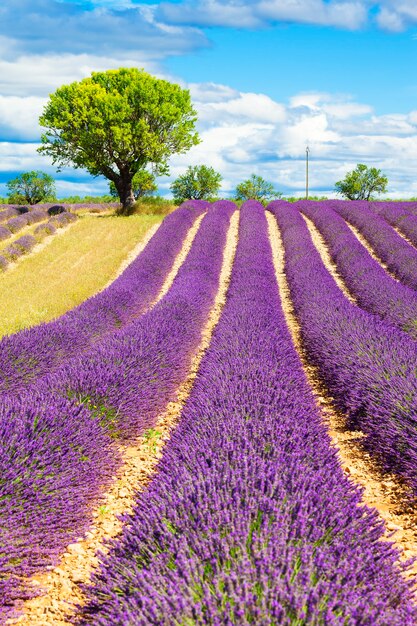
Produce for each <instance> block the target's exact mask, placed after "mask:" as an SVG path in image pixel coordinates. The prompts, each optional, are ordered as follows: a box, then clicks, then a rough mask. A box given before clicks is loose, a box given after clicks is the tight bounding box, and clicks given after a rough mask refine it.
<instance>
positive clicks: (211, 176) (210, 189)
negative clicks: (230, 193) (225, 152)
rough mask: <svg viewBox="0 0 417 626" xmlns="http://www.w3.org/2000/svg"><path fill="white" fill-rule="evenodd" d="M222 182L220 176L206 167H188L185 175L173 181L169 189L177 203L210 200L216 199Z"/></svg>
mask: <svg viewBox="0 0 417 626" xmlns="http://www.w3.org/2000/svg"><path fill="white" fill-rule="evenodd" d="M222 180H223V178H222V175H221V174H219V172H216V171H215V170H214V169H213V168H212V167H210V166H208V165H194V166H191V165H190V167H188V168H187V170H186V172H185V174H182V176H179V177H178V178H177V179H176V180H174V182H173V183H172V184H171V186H170V189H171V191H172V193H173V196H174V198H175V200H176V201H177V202H182V201H183V200H210V199H211V198H214V197H216V195H217V193H218V191H219V189H220V185H221V182H222Z"/></svg>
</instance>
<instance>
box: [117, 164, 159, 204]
mask: <svg viewBox="0 0 417 626" xmlns="http://www.w3.org/2000/svg"><path fill="white" fill-rule="evenodd" d="M157 189H158V185H157V184H156V182H155V175H154V174H152V173H151V172H148V171H147V170H138V171H137V172H136V174H135V175H134V177H133V179H132V191H133V195H134V197H135V200H136V201H137V200H140V199H141V198H144V197H145V196H151V195H152V194H153V193H154V191H156V190H157ZM109 190H110V195H111V196H113V198H118V197H119V194H118V191H117V189H116V185H115V184H114V182H113V181H112V180H111V181H110V183H109Z"/></svg>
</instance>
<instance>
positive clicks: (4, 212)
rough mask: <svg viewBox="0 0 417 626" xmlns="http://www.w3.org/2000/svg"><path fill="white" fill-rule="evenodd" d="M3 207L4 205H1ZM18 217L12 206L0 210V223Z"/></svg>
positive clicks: (17, 212)
mask: <svg viewBox="0 0 417 626" xmlns="http://www.w3.org/2000/svg"><path fill="white" fill-rule="evenodd" d="M3 206H4V205H3ZM18 215H20V213H19V211H18V210H17V209H15V208H14V207H12V206H7V205H6V208H4V209H3V208H1V209H0V222H7V220H9V219H10V218H11V217H17V216H18Z"/></svg>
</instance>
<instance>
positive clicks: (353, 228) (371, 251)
mask: <svg viewBox="0 0 417 626" xmlns="http://www.w3.org/2000/svg"><path fill="white" fill-rule="evenodd" d="M345 223H346V225H347V226H348V227H349V228H350V230H351V231H352V233H353V234H354V235H355V237H356V238H357V239H358V240H359V241H360V243H361V244H362V245H363V247H364V248H366V250H367V251H368V252H369V254H370V255H371V257H372V258H373V259H374V261H377V262H378V263H379V264H380V266H381V267H383V268H384V270H385V271H386V273H387V274H388V275H389V276H391V278H393V279H394V280H395V281H396V282H397V283H399V282H400V281H399V280H398V278H397V277H396V276H395V275H394V274H393V273H392V272H390V271H389V269H388V267H387V265H386V263H384V261H382V260H381V259H380V258H379V256H378V255H377V254H376V253H375V250H374V249H373V248H372V247H371V245H370V244H369V243H368V242H367V240H366V239H365V237H364V236H363V235H362V234H361V233H360V232H359V230H358V229H357V228H356V226H353V225H352V224H350V223H349V222H348V221H346V220H345ZM399 234H400V233H399Z"/></svg>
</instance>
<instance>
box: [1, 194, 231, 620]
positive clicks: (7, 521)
mask: <svg viewBox="0 0 417 626" xmlns="http://www.w3.org/2000/svg"><path fill="white" fill-rule="evenodd" d="M234 209H235V207H234V205H233V204H232V203H218V204H217V205H214V206H213V208H211V209H210V211H208V213H207V215H206V216H205V217H204V219H203V221H202V224H201V227H200V230H199V232H198V233H197V236H196V238H195V240H194V243H193V246H192V249H191V251H190V253H189V254H188V256H187V258H186V260H185V262H184V264H183V265H182V267H181V269H180V271H179V273H178V274H177V276H176V278H175V280H174V283H173V285H172V287H171V289H170V291H169V292H168V293H167V295H166V296H165V297H164V298H163V299H162V300H161V301H160V302H159V303H158V304H157V305H156V306H155V307H154V308H153V309H152V310H150V311H149V312H148V313H145V314H144V315H143V316H141V317H139V318H137V319H135V320H134V321H132V322H131V324H129V325H127V326H126V327H125V328H123V329H120V330H119V331H117V332H115V333H112V334H111V335H108V336H107V337H106V338H104V339H103V340H102V341H101V342H100V346H99V348H97V349H95V348H94V347H92V348H91V349H90V351H89V353H88V354H86V355H84V356H82V357H79V358H78V359H75V358H73V359H71V360H70V361H69V362H68V363H67V364H65V365H63V366H61V367H60V368H59V369H58V370H57V371H56V372H55V373H53V374H50V375H48V376H46V377H45V378H44V379H43V380H42V381H40V382H39V383H38V384H37V385H33V386H32V388H31V389H30V390H26V391H25V390H23V391H21V393H20V394H19V395H5V396H3V398H2V399H1V401H0V476H1V480H0V501H1V502H2V508H1V511H0V555H1V556H0V597H2V598H3V603H4V605H3V612H4V614H7V613H9V612H10V611H9V609H10V606H12V605H13V603H14V602H16V601H17V600H18V599H22V598H24V597H25V594H27V593H28V589H27V587H25V586H23V588H22V585H21V582H22V581H23V582H24V579H25V578H26V577H28V576H30V575H31V574H33V573H34V572H36V571H38V570H39V569H42V568H45V566H46V565H49V564H51V563H54V562H56V561H57V559H58V557H59V555H60V554H61V553H62V551H63V550H64V548H65V546H66V545H67V544H68V543H70V542H71V541H73V540H74V539H76V538H77V537H79V536H80V534H82V532H84V531H85V530H86V529H87V528H88V526H89V524H90V523H91V519H92V518H91V516H92V510H93V507H94V506H95V505H96V504H97V502H98V500H99V497H100V494H102V493H103V490H104V489H105V488H106V486H108V484H109V480H110V477H111V476H112V475H113V474H114V472H115V469H116V467H117V466H118V464H119V462H120V459H119V457H118V452H117V449H116V448H115V441H116V439H117V438H120V437H122V438H124V439H131V438H134V437H136V436H137V435H139V434H141V433H142V432H143V431H144V430H145V429H147V428H151V427H153V426H154V423H155V420H156V418H157V415H158V413H159V412H160V411H162V410H163V409H164V408H165V406H166V404H167V403H168V402H169V401H170V400H171V399H173V397H174V396H175V391H176V389H177V387H178V386H179V385H180V383H181V382H182V381H183V379H184V378H185V376H186V373H187V370H188V367H189V364H190V360H191V358H192V355H193V354H194V353H195V351H196V349H197V347H198V345H199V343H200V341H201V332H202V328H203V325H204V324H205V322H206V320H207V319H208V315H209V311H210V309H211V307H212V305H213V302H214V298H215V294H216V292H217V288H218V283H219V275H220V269H221V265H222V258H223V249H224V245H225V241H226V234H227V230H228V225H229V221H230V215H231V213H232V211H233V210H234ZM0 614H1V609H0Z"/></svg>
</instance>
